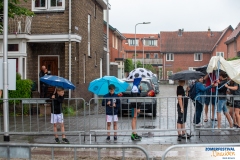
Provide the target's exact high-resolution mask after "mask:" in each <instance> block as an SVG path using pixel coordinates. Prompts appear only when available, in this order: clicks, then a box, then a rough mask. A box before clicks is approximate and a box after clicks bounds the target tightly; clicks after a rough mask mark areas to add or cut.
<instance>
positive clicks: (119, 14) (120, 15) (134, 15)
mask: <svg viewBox="0 0 240 160" xmlns="http://www.w3.org/2000/svg"><path fill="white" fill-rule="evenodd" d="M109 3H110V4H111V10H110V11H109V23H110V25H112V26H113V27H114V28H117V29H118V30H119V31H120V32H121V33H134V32H135V24H137V23H141V22H151V24H145V25H142V24H141V25H138V26H137V33H159V32H160V31H176V30H178V29H182V28H183V29H184V31H207V29H208V28H209V27H210V28H211V30H212V31H221V30H224V29H225V28H227V27H228V26H229V25H231V26H232V27H233V28H234V29H235V27H236V26H237V24H238V23H239V22H240V0H109Z"/></svg>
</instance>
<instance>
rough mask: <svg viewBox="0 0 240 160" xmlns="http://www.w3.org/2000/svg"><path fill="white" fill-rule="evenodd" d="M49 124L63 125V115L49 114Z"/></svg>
mask: <svg viewBox="0 0 240 160" xmlns="http://www.w3.org/2000/svg"><path fill="white" fill-rule="evenodd" d="M51 123H52V124H55V123H63V114H62V113H61V114H53V113H51Z"/></svg>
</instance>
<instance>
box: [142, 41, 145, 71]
mask: <svg viewBox="0 0 240 160" xmlns="http://www.w3.org/2000/svg"><path fill="white" fill-rule="evenodd" d="M144 45H145V37H143V58H142V60H143V63H142V64H143V68H144Z"/></svg>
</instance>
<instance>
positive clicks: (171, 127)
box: [0, 95, 236, 142]
mask: <svg viewBox="0 0 240 160" xmlns="http://www.w3.org/2000/svg"><path fill="white" fill-rule="evenodd" d="M213 96H214V95H213ZM203 97H204V96H203ZM205 97H206V96H205ZM228 97H229V96H228ZM230 97H234V96H230ZM102 99H103V98H101V97H99V98H95V99H94V98H93V99H90V101H89V102H88V103H86V101H85V100H84V99H82V98H72V99H66V100H65V101H64V108H65V109H66V114H65V115H64V125H65V130H66V133H67V134H69V135H71V134H72V135H78V136H79V135H81V136H84V140H85V137H86V135H90V132H92V131H94V132H95V133H96V135H98V134H97V132H98V133H102V134H103V133H106V110H105V109H106V107H105V106H102V104H101V101H102ZM118 99H120V102H121V104H120V108H121V107H122V102H123V101H125V102H127V103H125V107H126V106H127V110H129V111H131V106H130V102H131V103H132V102H134V101H136V102H139V103H142V108H141V109H142V113H141V114H140V117H137V129H136V130H137V131H143V130H145V131H146V132H147V130H148V131H150V132H154V133H155V134H156V135H154V136H163V135H166V133H167V132H168V133H167V134H168V135H174V136H176V135H177V131H178V129H177V97H176V96H172V97H164V96H161V97H134V98H133V97H119V98H118ZM151 100H155V101H156V102H157V104H156V112H157V114H156V117H154V116H153V115H152V114H149V113H146V112H147V110H145V109H146V108H145V107H146V104H147V102H148V107H149V106H150V109H151V110H153V107H154V104H153V103H152V104H151V103H150V104H149V102H151ZM188 101H189V103H188V113H187V121H186V131H190V133H192V132H193V133H195V134H196V133H197V132H196V131H198V132H199V136H200V132H201V131H203V130H212V131H213V130H216V129H213V128H211V127H209V128H205V126H203V127H200V128H199V127H196V126H194V127H193V125H192V120H193V113H194V112H195V111H196V110H195V107H194V104H193V103H192V101H191V100H188ZM9 102H11V103H10V105H9V110H10V116H9V132H10V133H11V134H14V133H16V134H19V135H20V134H21V133H22V134H25V135H26V134H28V135H31V134H32V135H37V134H39V135H41V134H45V133H46V134H52V124H51V123H50V117H51V116H50V115H48V114H47V112H49V109H50V108H51V107H50V105H49V104H48V103H46V99H33V98H31V99H9ZM210 104H211V102H210ZM17 106H18V107H17ZM209 108H210V112H209V113H210V114H211V107H209ZM215 108H216V107H215ZM233 108H234V105H233ZM33 109H35V111H34V110H33ZM71 109H72V110H73V111H74V114H72V115H71V114H70V113H71V112H70V111H71ZM39 111H41V112H40V113H39ZM33 112H35V113H36V114H33ZM19 113H20V114H19ZM25 113H27V115H25ZM203 114H204V112H202V116H201V117H202V118H201V121H202V122H203V119H204V116H203ZM131 121H132V117H131V114H128V113H127V115H123V114H120V115H119V117H118V130H117V132H119V133H121V134H120V135H123V136H124V130H128V131H129V132H131V131H132V128H131ZM2 123H3V122H2V119H1V118H0V133H3V132H4V131H3V128H1V127H2ZM210 123H211V122H210ZM213 123H215V124H216V122H213ZM225 126H226V119H225ZM121 130H123V131H121ZM222 130H236V129H228V128H226V127H225V129H222ZM164 132H165V133H164ZM59 133H61V132H59ZM126 133H127V134H128V132H126ZM104 135H105V134H104ZM125 135H126V134H125ZM81 136H79V137H81ZM79 141H80V142H81V140H79Z"/></svg>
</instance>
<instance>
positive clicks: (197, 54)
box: [194, 53, 203, 61]
mask: <svg viewBox="0 0 240 160" xmlns="http://www.w3.org/2000/svg"><path fill="white" fill-rule="evenodd" d="M202 59H203V58H202V53H195V54H194V61H202Z"/></svg>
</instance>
